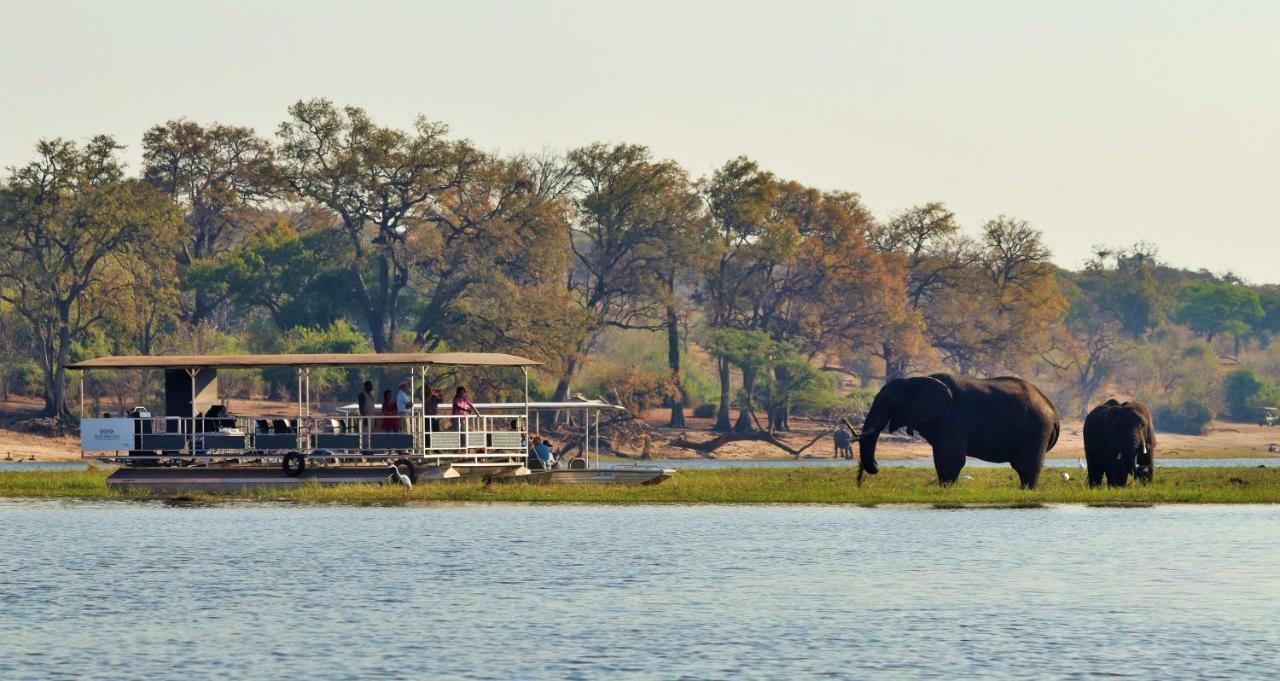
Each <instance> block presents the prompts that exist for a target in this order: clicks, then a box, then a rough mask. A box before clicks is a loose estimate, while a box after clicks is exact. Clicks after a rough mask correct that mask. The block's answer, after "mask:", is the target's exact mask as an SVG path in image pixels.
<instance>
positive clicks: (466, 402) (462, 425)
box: [453, 386, 479, 448]
mask: <svg viewBox="0 0 1280 681" xmlns="http://www.w3.org/2000/svg"><path fill="white" fill-rule="evenodd" d="M477 415H479V412H477V411H476V408H475V405H473V404H471V400H470V399H469V398H468V397H467V389H466V388H464V387H462V386H458V390H457V391H456V392H454V393H453V416H454V419H453V420H454V422H455V423H456V424H457V427H458V431H459V432H463V433H465V432H466V431H467V430H468V428H466V425H467V420H466V417H468V416H477ZM466 437H467V436H466V435H462V440H463V441H462V446H463V447H464V448H465V447H466V446H467V443H466Z"/></svg>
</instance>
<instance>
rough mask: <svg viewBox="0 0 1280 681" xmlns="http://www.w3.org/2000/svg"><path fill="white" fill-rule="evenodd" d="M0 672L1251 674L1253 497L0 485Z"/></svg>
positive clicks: (1258, 621) (1266, 611) (1267, 609)
mask: <svg viewBox="0 0 1280 681" xmlns="http://www.w3.org/2000/svg"><path fill="white" fill-rule="evenodd" d="M0 546H3V547H4V549H3V551H0V575H3V577H2V578H0V604H3V605H2V606H0V607H2V608H3V610H2V611H0V612H2V613H3V616H2V617H0V678H32V677H38V676H60V675H65V676H76V677H87V676H96V677H104V678H122V679H157V678H173V677H174V676H176V675H178V674H181V675H182V676H183V677H185V678H192V679H198V678H211V677H219V678H240V677H248V676H253V677H291V678H312V679H346V678H358V677H373V676H380V677H386V678H424V677H453V678H460V677H466V678H555V679H559V678H581V679H593V678H603V677H609V678H617V677H631V678H653V677H661V678H680V677H686V678H729V677H740V676H745V677H765V678H783V677H787V678H793V677H804V676H818V675H835V676H840V677H865V676H868V675H873V674H874V675H879V676H882V677H901V676H913V677H929V678H957V677H961V678H963V677H974V676H988V677H994V678H1001V677H1011V676H1028V675H1036V676H1051V677H1083V676H1085V675H1091V674H1102V673H1111V674H1120V675H1129V676H1137V677H1143V678H1171V677H1182V678H1187V677H1197V676H1206V675H1217V676H1220V677H1222V678H1249V677H1252V678H1268V677H1273V676H1274V672H1275V666H1274V665H1275V653H1276V651H1277V650H1280V626H1277V624H1276V620H1275V616H1276V612H1277V608H1276V607H1275V601H1276V599H1277V598H1278V597H1280V571H1278V570H1277V566H1278V565H1280V508H1273V507H1157V508H1150V509H1101V508H1085V507H1053V508H1047V509H1036V510H963V511H937V510H929V509H919V508H877V509H861V508H845V507H821V506H819V507H813V506H756V507H749V506H641V507H599V506H516V505H502V506H476V505H466V506H434V507H425V508H350V507H288V506H253V505H246V506H222V507H213V508H184V509H177V508H166V507H163V506H160V505H158V504H156V505H153V504H136V503H133V504H125V503H93V504H86V503H75V504H60V503H54V502H31V501H23V502H0Z"/></svg>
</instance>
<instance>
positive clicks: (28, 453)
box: [0, 398, 1280, 461]
mask: <svg viewBox="0 0 1280 681" xmlns="http://www.w3.org/2000/svg"><path fill="white" fill-rule="evenodd" d="M332 406H333V405H324V406H321V407H319V408H318V409H317V411H318V412H319V413H327V412H329V411H331V408H330V407H332ZM231 407H232V410H233V411H234V412H235V413H237V414H243V415H253V416H256V415H267V414H288V413H292V412H294V411H295V410H296V406H295V405H293V404H284V403H279V402H268V401H265V400H239V399H237V400H233V401H232V404H231ZM39 408H40V402H39V401H38V400H32V399H27V398H12V399H10V400H8V401H0V461H5V460H12V461H18V460H31V458H32V457H35V459H34V460H36V461H69V460H75V459H78V458H80V450H79V440H78V438H77V437H76V436H75V435H73V434H67V435H52V434H48V433H46V432H30V431H32V430H35V431H41V430H42V429H40V428H38V427H36V428H33V427H32V426H33V424H32V422H31V421H30V418H31V416H32V415H33V414H35V413H36V412H38V411H39ZM668 415H669V412H667V411H666V410H661V409H653V410H650V411H649V412H647V413H646V414H645V415H644V417H645V422H646V423H647V424H648V425H649V427H650V429H651V433H652V438H651V440H650V454H651V455H652V456H653V457H654V458H668V459H687V458H698V457H700V456H703V455H702V454H699V453H698V452H696V451H694V450H691V449H683V448H679V447H673V446H671V445H670V442H671V441H672V440H673V439H677V438H680V437H682V436H683V437H684V438H685V439H688V440H692V441H695V442H697V441H702V440H709V439H711V437H712V434H711V433H710V428H711V424H712V420H711V419H695V418H688V419H687V420H688V424H689V427H688V428H686V429H683V430H675V429H670V428H666V427H665V424H666V421H667V417H668ZM735 415H736V414H735ZM793 427H794V432H791V433H786V434H780V435H779V439H781V440H783V441H784V442H786V443H787V444H788V445H790V446H791V447H794V448H800V447H803V446H804V445H806V444H808V443H809V442H810V441H811V440H813V438H814V437H817V436H818V435H820V434H824V433H825V435H823V436H822V437H821V438H820V439H819V440H818V441H817V442H816V443H814V444H813V446H811V447H809V448H808V449H806V450H805V451H804V453H803V456H805V457H815V458H826V457H830V456H832V454H833V453H834V451H835V447H834V444H833V442H832V439H831V436H830V432H831V429H832V428H834V427H835V424H834V423H828V422H821V421H815V420H811V419H804V418H795V419H794V423H793ZM1080 430H1081V422H1080V421H1078V420H1070V421H1063V422H1062V435H1061V436H1060V438H1059V440H1058V444H1057V446H1056V447H1054V449H1053V451H1052V452H1050V453H1049V456H1050V457H1052V458H1067V459H1074V458H1080V457H1083V456H1084V442H1083V439H1082V436H1081V433H1080ZM1157 439H1158V447H1157V450H1156V454H1157V456H1158V457H1176V458H1228V457H1280V452H1273V451H1270V450H1271V449H1272V448H1273V447H1274V448H1277V449H1280V427H1273V428H1268V427H1263V426H1259V425H1256V424H1251V423H1234V422H1224V421H1214V422H1213V423H1211V424H1210V426H1209V430H1208V432H1207V433H1206V434H1205V435H1202V436H1195V435H1175V434H1171V433H1157ZM621 453H622V454H624V455H627V456H630V457H634V456H637V455H638V454H639V453H640V452H639V448H638V447H637V446H635V444H634V443H628V444H627V445H624V446H623V447H622V448H621ZM878 454H879V457H880V458H882V459H915V458H928V457H929V456H930V451H929V446H928V444H926V443H925V442H924V441H923V440H919V439H914V438H907V437H904V436H902V435H901V434H899V435H892V436H886V437H883V438H881V441H880V446H879V449H878ZM713 456H714V458H716V459H739V460H742V459H788V458H791V457H790V455H789V454H787V453H786V452H784V451H782V450H781V449H778V448H777V447H774V446H773V445H770V444H768V443H766V442H732V443H729V444H727V445H725V446H723V447H721V448H720V449H718V450H716V451H715V453H714V455H713Z"/></svg>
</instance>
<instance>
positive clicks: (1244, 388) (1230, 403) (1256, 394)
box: [1222, 367, 1280, 421]
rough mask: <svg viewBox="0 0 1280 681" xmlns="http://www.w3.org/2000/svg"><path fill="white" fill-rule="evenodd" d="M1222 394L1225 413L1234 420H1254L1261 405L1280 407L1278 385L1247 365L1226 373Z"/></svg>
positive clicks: (1279, 389) (1279, 388)
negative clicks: (1225, 407)
mask: <svg viewBox="0 0 1280 681" xmlns="http://www.w3.org/2000/svg"><path fill="white" fill-rule="evenodd" d="M1222 394H1223V398H1224V400H1225V401H1226V405H1227V415H1228V416H1230V417H1231V418H1232V419H1235V420H1236V421H1256V420H1258V417H1259V413H1260V412H1261V410H1262V408H1263V407H1280V387H1277V386H1276V384H1274V383H1272V382H1271V381H1268V380H1266V379H1263V378H1259V377H1258V375H1257V373H1255V372H1254V370H1253V369H1249V368H1247V367H1242V368H1240V369H1236V370H1235V371H1232V372H1230V373H1228V374H1227V376H1226V378H1225V379H1223V382H1222Z"/></svg>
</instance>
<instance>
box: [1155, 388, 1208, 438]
mask: <svg viewBox="0 0 1280 681" xmlns="http://www.w3.org/2000/svg"><path fill="white" fill-rule="evenodd" d="M1152 417H1153V418H1154V420H1155V427H1156V430H1161V431H1165V432H1169V433H1183V434H1185V435H1204V431H1205V427H1206V426H1208V425H1209V421H1211V420H1213V410H1212V409H1211V408H1210V407H1209V405H1208V404H1207V403H1206V402H1205V401H1204V400H1203V399H1200V398H1195V397H1191V396H1188V397H1184V398H1183V399H1181V400H1179V401H1176V402H1173V403H1170V404H1163V405H1160V406H1158V407H1156V410H1155V413H1154V414H1152Z"/></svg>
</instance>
